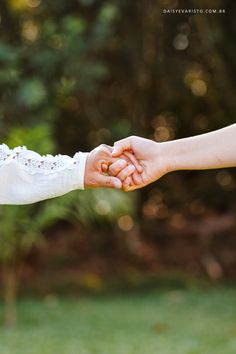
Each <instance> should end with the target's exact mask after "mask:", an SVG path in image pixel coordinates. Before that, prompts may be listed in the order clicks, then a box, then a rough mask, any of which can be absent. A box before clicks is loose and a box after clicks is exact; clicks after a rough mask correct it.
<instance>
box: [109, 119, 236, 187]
mask: <svg viewBox="0 0 236 354" xmlns="http://www.w3.org/2000/svg"><path fill="white" fill-rule="evenodd" d="M126 151H129V152H132V153H133V154H134V156H135V157H136V158H137V160H139V163H140V165H141V166H142V167H143V171H142V173H140V175H138V173H137V172H134V174H133V181H134V183H131V182H130V179H126V180H125V181H124V182H123V189H124V190H126V191H130V190H133V189H137V188H141V187H144V186H145V185H147V184H149V183H152V182H154V181H155V180H157V179H159V178H160V177H162V176H163V175H165V174H166V173H168V172H172V171H176V170H203V169H213V168H225V167H234V166H236V124H233V125H231V126H229V127H226V128H223V129H220V130H217V131H214V132H211V133H207V134H202V135H198V136H194V137H190V138H185V139H179V140H173V141H169V142H164V143H157V142H154V141H152V140H148V139H144V138H140V137H137V136H132V137H129V138H126V139H123V140H120V141H118V142H116V143H115V144H114V151H113V156H114V157H118V156H120V154H122V153H125V152H126ZM110 174H111V175H112V174H113V171H112V167H111V169H110Z"/></svg>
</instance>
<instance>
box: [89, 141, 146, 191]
mask: <svg viewBox="0 0 236 354" xmlns="http://www.w3.org/2000/svg"><path fill="white" fill-rule="evenodd" d="M112 150H113V149H112V147H110V146H108V145H104V144H103V145H100V146H98V147H97V148H95V149H94V150H92V151H91V152H90V153H89V155H88V157H87V161H86V166H85V176H84V185H85V188H97V187H100V188H103V187H106V188H116V189H121V188H122V181H124V180H126V179H127V178H130V177H129V176H131V175H132V174H133V173H134V171H135V166H137V168H138V169H139V170H140V169H141V167H140V166H139V164H138V163H137V161H136V159H135V158H134V157H133V159H132V161H133V162H134V164H135V166H134V165H133V162H132V161H131V160H130V159H129V158H128V157H127V156H124V155H122V154H120V157H119V158H115V157H112V155H111V153H112ZM109 168H111V169H112V176H108V175H107V174H105V173H108V170H109ZM129 183H130V182H129Z"/></svg>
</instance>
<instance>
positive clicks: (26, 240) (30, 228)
mask: <svg viewBox="0 0 236 354" xmlns="http://www.w3.org/2000/svg"><path fill="white" fill-rule="evenodd" d="M7 143H8V144H9V146H12V147H13V146H17V145H23V143H24V144H25V145H27V147H28V148H31V149H33V150H35V151H37V152H39V153H41V154H45V152H46V151H47V152H51V151H53V149H54V145H53V142H52V139H51V138H50V129H49V127H47V126H45V125H41V126H36V127H34V128H15V129H13V130H12V131H11V133H10V135H9V138H8V141H7ZM68 202H70V200H68ZM69 213H70V208H69V205H68V203H66V202H64V203H63V204H62V203H58V202H57V200H54V199H52V200H48V201H46V202H42V203H37V204H33V205H17V206H16V205H6V206H1V207H0V242H1V246H0V262H1V264H2V266H3V279H4V287H3V289H4V301H5V315H4V318H5V319H4V321H5V325H6V326H8V327H12V326H14V325H15V323H16V310H15V303H16V295H17V273H18V270H19V267H20V263H21V261H22V259H23V258H24V257H25V256H26V255H27V254H28V253H29V251H30V250H31V248H32V246H33V245H34V244H35V243H37V242H38V241H39V240H40V239H41V236H42V231H43V230H44V229H45V228H46V227H47V226H49V225H50V224H52V223H54V222H56V221H57V220H58V219H62V218H66V217H67V216H68V215H69Z"/></svg>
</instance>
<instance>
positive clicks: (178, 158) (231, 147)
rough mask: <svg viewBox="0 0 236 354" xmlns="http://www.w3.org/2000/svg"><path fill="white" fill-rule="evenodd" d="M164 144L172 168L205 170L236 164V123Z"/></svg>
mask: <svg viewBox="0 0 236 354" xmlns="http://www.w3.org/2000/svg"><path fill="white" fill-rule="evenodd" d="M162 145H163V146H162V148H163V155H164V156H166V158H167V160H168V161H169V164H170V169H171V170H203V169H213V168H224V167H234V166H236V124H233V125H230V126H229V127H226V128H223V129H220V130H216V131H213V132H211V133H207V134H202V135H197V136H194V137H190V138H185V139H180V140H174V141H170V142H166V143H162ZM157 150H158V147H157ZM157 152H158V151H157Z"/></svg>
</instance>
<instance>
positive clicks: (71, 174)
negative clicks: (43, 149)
mask: <svg viewBox="0 0 236 354" xmlns="http://www.w3.org/2000/svg"><path fill="white" fill-rule="evenodd" d="M0 147H1V149H0V204H30V203H35V202H38V201H41V200H44V199H49V198H53V197H57V196H60V195H63V194H65V193H68V192H70V191H72V190H74V189H83V188H84V170H85V161H86V157H87V155H86V154H82V153H79V154H76V155H75V156H74V158H71V157H69V156H63V155H58V156H48V155H47V156H40V155H39V154H37V153H35V152H33V151H30V150H27V149H26V148H17V149H14V150H10V149H8V147H7V146H6V145H1V146H0Z"/></svg>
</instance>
